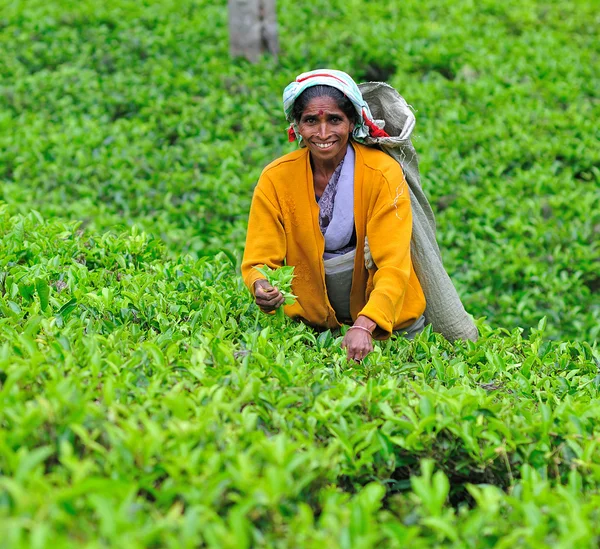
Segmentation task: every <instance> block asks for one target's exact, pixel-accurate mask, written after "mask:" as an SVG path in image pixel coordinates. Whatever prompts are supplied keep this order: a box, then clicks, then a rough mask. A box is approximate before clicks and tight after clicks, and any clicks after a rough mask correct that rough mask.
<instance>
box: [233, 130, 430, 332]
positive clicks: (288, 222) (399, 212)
mask: <svg viewBox="0 0 600 549" xmlns="http://www.w3.org/2000/svg"><path fill="white" fill-rule="evenodd" d="M352 146H353V147H354V150H355V152H356V155H355V157H356V159H355V168H354V224H355V226H356V238H357V251H356V258H355V260H354V273H353V276H352V290H351V292H350V313H351V315H352V320H356V317H358V316H359V315H364V316H366V317H368V318H370V319H371V320H373V321H375V322H376V323H377V326H378V328H379V330H378V331H377V334H376V335H377V336H378V337H388V336H389V335H390V334H391V332H392V330H397V329H400V328H405V327H407V326H410V324H412V323H413V322H414V321H415V320H417V319H418V318H419V317H420V316H421V315H422V314H423V311H424V310H425V296H424V295H423V290H422V289H421V285H420V284H419V281H418V279H417V276H416V274H415V271H414V269H413V265H412V261H411V257H410V237H411V232H412V212H411V207H410V196H409V190H408V186H407V184H406V180H405V179H404V174H403V173H402V169H401V168H400V166H399V165H398V163H397V162H396V161H395V160H394V159H393V158H391V157H389V156H388V155H387V154H385V153H384V152H382V151H380V150H377V149H374V148H370V147H366V146H364V145H360V144H358V143H355V142H353V143H352ZM365 236H366V237H368V239H369V246H370V248H371V254H372V256H373V261H374V263H375V267H374V268H372V269H369V270H367V268H366V267H365V263H364V254H363V253H362V248H363V243H364V241H365ZM324 248H325V239H324V238H323V235H322V234H321V230H320V229H319V206H318V204H317V202H316V200H315V190H314V184H313V175H312V170H311V167H310V158H309V153H308V149H306V148H304V149H299V150H297V151H294V152H292V153H290V154H287V155H285V156H283V157H281V158H279V159H278V160H275V161H274V162H272V163H271V164H269V165H268V166H267V167H266V168H265V169H264V170H263V173H262V175H261V176H260V179H259V181H258V184H257V186H256V189H255V190H254V196H253V198H252V206H251V208H250V217H249V220H248V233H247V236H246V249H245V251H244V258H243V261H242V276H243V278H244V283H245V284H246V286H247V287H248V289H249V290H250V291H251V292H253V291H254V283H255V282H256V281H257V280H258V279H260V278H264V277H263V276H262V275H261V274H260V273H259V272H258V271H257V270H256V269H254V268H253V267H255V266H261V265H264V264H266V265H268V266H269V267H271V268H277V267H280V266H282V265H284V264H286V265H294V267H295V270H294V274H295V275H296V276H295V278H294V281H293V283H292V291H293V293H294V294H295V295H296V296H297V297H298V299H297V300H296V302H295V303H294V304H293V305H286V306H285V309H284V310H285V313H286V314H287V315H288V316H290V317H292V318H300V319H302V320H304V321H305V322H307V323H309V324H312V325H314V326H318V327H322V328H336V327H338V326H340V324H339V322H338V320H337V319H336V316H335V311H334V310H333V308H332V307H331V304H330V302H329V300H328V299H327V291H326V286H325V269H324V266H323V251H324Z"/></svg>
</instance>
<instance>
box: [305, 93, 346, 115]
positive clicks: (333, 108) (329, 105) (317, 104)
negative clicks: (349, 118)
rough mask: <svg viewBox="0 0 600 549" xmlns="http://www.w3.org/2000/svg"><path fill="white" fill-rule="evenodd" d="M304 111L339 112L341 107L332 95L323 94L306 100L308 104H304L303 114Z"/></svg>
mask: <svg viewBox="0 0 600 549" xmlns="http://www.w3.org/2000/svg"><path fill="white" fill-rule="evenodd" d="M306 112H314V113H317V112H320V113H323V112H341V109H340V107H339V106H338V104H337V102H336V100H335V99H333V97H328V96H326V95H325V96H321V97H315V98H313V99H311V100H310V101H309V102H308V105H306V108H305V109H304V111H303V114H304V113H306Z"/></svg>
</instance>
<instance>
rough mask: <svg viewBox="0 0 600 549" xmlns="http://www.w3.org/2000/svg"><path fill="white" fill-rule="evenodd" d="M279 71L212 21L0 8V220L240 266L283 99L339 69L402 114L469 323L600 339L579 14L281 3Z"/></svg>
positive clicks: (215, 5)
mask: <svg viewBox="0 0 600 549" xmlns="http://www.w3.org/2000/svg"><path fill="white" fill-rule="evenodd" d="M278 17H279V33H280V43H281V48H282V51H281V55H280V56H279V59H278V61H274V60H273V59H271V58H269V57H267V56H265V57H264V58H263V59H261V60H260V62H259V63H257V64H255V65H251V64H250V63H248V62H246V61H244V60H235V61H232V60H230V58H229V54H228V36H227V9H226V4H225V2H224V1H222V2H213V1H210V2H209V1H207V0H179V1H168V0H164V1H161V2H149V1H148V2H139V1H136V2H133V1H127V0H118V1H116V0H113V1H109V2H102V3H99V2H95V1H91V0H83V1H77V2H76V1H61V2H57V1H40V0H31V1H28V2H9V1H6V0H3V2H2V5H1V8H0V50H1V53H2V56H1V58H2V61H1V62H0V84H1V91H0V182H1V185H0V200H3V201H5V202H7V203H8V204H9V205H10V207H11V211H20V212H27V211H28V210H29V209H31V208H35V209H37V210H39V211H40V212H41V213H43V214H44V215H48V216H58V217H60V218H65V219H68V220H82V221H83V222H84V226H87V227H90V228H93V229H95V230H99V231H104V230H107V229H118V228H119V227H121V226H123V225H132V224H134V223H135V224H138V225H140V226H142V227H143V228H144V229H145V230H147V231H149V232H151V233H152V234H155V235H156V236H158V237H160V238H161V239H163V240H164V241H165V242H166V243H167V246H168V248H169V250H170V252H171V253H172V254H174V255H177V254H181V253H189V254H192V255H194V256H204V255H212V254H213V253H214V252H215V251H217V250H220V249H224V250H227V251H228V252H229V253H230V254H233V255H234V256H235V257H236V258H238V260H239V257H240V254H241V250H242V249H243V246H244V238H245V224H246V218H247V213H248V208H249V204H250V199H251V194H252V188H253V185H254V184H255V183H256V180H257V178H258V176H259V174H260V172H261V170H262V168H263V167H264V166H265V165H266V164H267V163H269V162H270V161H271V160H272V159H274V158H276V157H277V156H279V155H281V154H283V153H285V152H288V151H290V150H292V149H293V147H294V145H290V144H288V143H287V140H286V134H285V122H284V118H283V115H282V109H281V92H282V90H283V88H284V86H285V85H286V84H287V83H288V82H289V81H291V80H292V79H293V78H294V77H295V76H296V75H297V74H298V73H300V72H302V71H305V70H310V69H314V68H318V67H331V68H338V69H342V70H345V71H347V72H348V73H350V74H351V75H352V76H353V77H354V78H355V79H356V80H357V81H363V80H385V81H387V82H389V83H390V84H392V85H393V86H394V87H396V88H397V89H398V90H399V91H400V93H401V94H402V95H403V96H404V97H405V98H406V99H407V101H408V102H409V103H410V104H411V105H412V106H413V108H414V110H415V112H416V116H417V128H416V130H415V133H414V144H415V147H416V148H417V151H418V152H419V154H420V159H421V171H422V179H423V186H424V188H425V190H426V192H427V194H428V196H429V197H430V200H431V202H432V205H433V207H434V210H435V211H436V213H437V219H438V229H439V230H438V238H439V242H440V245H441V247H442V250H443V255H444V259H445V262H446V266H447V269H448V271H449V272H450V274H451V276H452V277H453V279H454V281H455V283H456V285H457V287H458V289H459V292H460V294H461V296H462V297H463V299H464V302H465V305H466V307H467V309H468V310H469V312H471V313H472V314H473V315H474V316H476V317H486V318H487V320H488V322H490V323H491V324H492V325H494V326H505V327H508V328H512V327H515V326H521V327H523V328H525V330H528V329H529V328H530V327H531V326H535V325H536V324H537V322H538V321H539V320H540V319H541V318H542V317H543V316H547V317H548V334H549V335H550V336H551V337H553V338H569V339H582V340H588V341H591V340H595V339H596V337H597V335H598V332H599V325H600V322H599V320H600V309H599V305H598V288H599V284H600V278H599V275H598V270H599V269H598V267H599V264H598V257H599V253H598V241H599V238H598V237H599V233H600V214H599V212H600V193H599V192H598V191H599V185H598V183H599V179H600V147H599V146H598V142H599V137H600V135H599V132H600V130H599V128H598V124H597V121H598V119H599V115H600V101H599V93H600V92H599V90H600V82H599V71H598V66H599V65H598V54H599V48H600V41H598V39H597V29H598V28H599V27H598V23H599V22H600V21H599V12H598V10H597V6H595V3H594V2H592V1H585V0H577V1H572V2H559V1H557V2H543V1H533V0H525V1H523V0H509V1H505V2H497V1H495V0H493V1H492V0H483V1H478V2H475V1H464V2H456V1H453V0H442V1H440V0H435V1H429V0H428V1H423V0H419V1H416V0H415V1H412V0H411V1H403V2H399V1H390V0H375V1H368V2H366V1H360V0H350V1H348V0H345V1H342V0H327V1H325V0H317V1H313V2H306V3H303V2H293V1H292V0H280V1H279V2H278Z"/></svg>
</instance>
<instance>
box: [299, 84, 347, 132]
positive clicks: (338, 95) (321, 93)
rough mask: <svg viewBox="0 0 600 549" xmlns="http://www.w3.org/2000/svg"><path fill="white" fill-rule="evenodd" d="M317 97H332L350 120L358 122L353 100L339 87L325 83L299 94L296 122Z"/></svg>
mask: <svg viewBox="0 0 600 549" xmlns="http://www.w3.org/2000/svg"><path fill="white" fill-rule="evenodd" d="M316 97H331V98H332V99H333V100H334V101H335V102H336V103H337V106H338V108H339V109H340V110H341V111H342V112H343V113H344V114H345V115H346V116H347V117H348V119H349V120H350V122H352V123H353V124H355V123H356V110H355V108H354V104H353V103H352V101H350V99H348V98H347V97H346V96H345V95H344V94H343V93H342V92H341V91H340V90H338V89H337V88H333V87H331V86H323V85H319V86H311V87H310V88H306V89H305V90H304V91H303V92H302V93H301V94H300V95H299V96H298V98H297V99H296V101H294V106H293V107H292V116H293V118H294V121H295V122H296V123H298V122H299V121H300V118H301V117H302V113H303V112H304V109H306V107H307V106H308V104H309V103H310V102H311V101H312V100H313V99H315V98H316Z"/></svg>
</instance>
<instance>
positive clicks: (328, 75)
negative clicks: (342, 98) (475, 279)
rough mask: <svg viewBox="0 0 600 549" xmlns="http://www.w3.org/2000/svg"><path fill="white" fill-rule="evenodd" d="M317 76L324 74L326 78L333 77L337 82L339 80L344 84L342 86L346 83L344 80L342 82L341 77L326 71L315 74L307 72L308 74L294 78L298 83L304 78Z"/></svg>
mask: <svg viewBox="0 0 600 549" xmlns="http://www.w3.org/2000/svg"><path fill="white" fill-rule="evenodd" d="M318 76H325V77H326V78H335V80H337V81H338V82H341V83H342V84H344V86H345V85H346V82H344V81H343V80H342V79H341V78H338V77H337V76H333V74H327V73H317V74H309V75H308V76H305V77H304V78H300V77H298V78H296V82H298V83H300V82H304V81H305V80H308V79H309V78H316V77H318Z"/></svg>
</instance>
